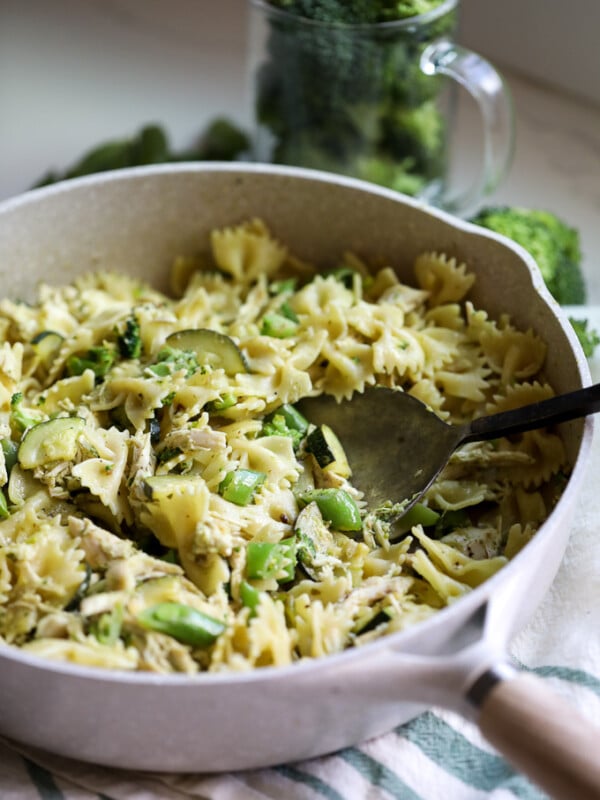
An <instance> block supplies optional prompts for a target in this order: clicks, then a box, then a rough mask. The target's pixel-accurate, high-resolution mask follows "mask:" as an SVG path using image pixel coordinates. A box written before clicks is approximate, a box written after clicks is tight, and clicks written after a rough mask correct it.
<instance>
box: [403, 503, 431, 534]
mask: <svg viewBox="0 0 600 800" xmlns="http://www.w3.org/2000/svg"><path fill="white" fill-rule="evenodd" d="M440 516H441V515H440V514H439V513H438V512H437V511H434V510H433V508H429V506H425V505H423V503H415V504H414V506H413V507H412V508H411V509H409V510H408V511H407V512H406V514H404V516H402V517H400V519H399V520H398V524H399V525H401V526H402V527H403V528H407V529H410V528H412V527H413V526H414V525H422V526H423V527H424V528H427V527H429V526H430V525H435V523H436V522H437V521H438V519H439V518H440Z"/></svg>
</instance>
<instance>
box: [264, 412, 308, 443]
mask: <svg viewBox="0 0 600 800" xmlns="http://www.w3.org/2000/svg"><path fill="white" fill-rule="evenodd" d="M307 430H308V421H307V420H306V419H305V418H304V417H303V416H302V414H301V413H300V412H299V411H298V409H296V408H294V406H292V405H290V404H289V403H284V405H282V406H279V408H277V409H275V411H273V412H272V413H271V414H269V415H268V416H267V417H265V420H264V422H263V428H262V435H263V436H289V437H290V438H291V439H292V440H293V442H294V449H297V448H298V445H299V444H300V442H301V441H302V439H303V438H304V434H305V433H306V431H307Z"/></svg>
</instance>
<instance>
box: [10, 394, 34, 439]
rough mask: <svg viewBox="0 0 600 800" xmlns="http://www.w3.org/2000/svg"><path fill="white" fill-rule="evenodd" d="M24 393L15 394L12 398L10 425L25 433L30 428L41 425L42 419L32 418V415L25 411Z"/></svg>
mask: <svg viewBox="0 0 600 800" xmlns="http://www.w3.org/2000/svg"><path fill="white" fill-rule="evenodd" d="M23 402H24V398H23V393H22V392H15V393H14V394H13V396H12V397H11V398H10V423H11V425H12V427H13V429H16V430H17V431H18V432H20V433H23V432H24V431H26V430H28V428H31V427H33V426H34V425H39V424H40V422H41V419H40V418H39V417H34V416H31V414H30V413H28V412H27V411H25V410H24V409H23Z"/></svg>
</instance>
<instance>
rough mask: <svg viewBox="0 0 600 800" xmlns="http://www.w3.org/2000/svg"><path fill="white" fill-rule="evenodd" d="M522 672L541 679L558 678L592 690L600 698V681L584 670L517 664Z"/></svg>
mask: <svg viewBox="0 0 600 800" xmlns="http://www.w3.org/2000/svg"><path fill="white" fill-rule="evenodd" d="M516 663H517V664H518V665H519V667H520V668H521V669H522V670H525V671H526V672H532V673H533V674H534V675H539V676H540V678H558V679H559V680H561V681H566V682H567V683H576V684H578V685H579V686H583V687H584V688H585V689H590V690H591V691H592V692H595V694H597V695H598V696H599V697H600V680H599V679H598V678H596V676H595V675H592V674H591V673H589V672H585V670H583V669H572V668H571V667H552V666H547V667H527V666H525V664H519V662H516Z"/></svg>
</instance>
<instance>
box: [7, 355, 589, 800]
mask: <svg viewBox="0 0 600 800" xmlns="http://www.w3.org/2000/svg"><path fill="white" fill-rule="evenodd" d="M592 373H593V374H595V375H596V376H599V375H600V361H598V362H597V363H595V362H592ZM597 428H598V430H597V431H596V435H595V438H594V445H593V448H592V457H591V460H590V463H589V465H588V467H587V477H586V481H585V484H584V486H583V489H582V492H581V495H580V501H579V503H578V506H577V516H576V518H574V519H573V520H572V533H571V538H570V541H569V546H568V548H567V551H566V553H565V557H564V559H563V562H562V565H561V568H560V571H559V573H558V575H557V577H556V580H555V581H554V583H553V585H552V587H551V589H550V591H549V592H548V594H547V596H546V598H545V599H544V601H543V603H542V605H541V606H540V607H539V609H538V611H537V613H536V614H535V616H534V618H533V619H532V621H531V622H530V623H529V624H528V625H527V627H526V628H525V629H524V630H523V631H522V632H521V633H520V634H519V635H518V636H517V637H516V639H515V640H514V641H513V643H512V645H511V654H512V656H513V658H514V659H515V660H516V662H517V663H518V664H520V665H521V666H522V667H523V668H524V669H526V670H530V671H532V672H534V673H536V674H537V675H539V676H541V677H542V678H543V679H545V680H547V681H548V682H549V684H551V685H552V686H553V688H555V689H556V691H558V692H560V693H562V694H563V695H565V696H566V697H567V699H568V700H569V701H570V702H572V703H573V704H574V705H575V706H577V707H578V708H579V710H580V711H581V713H582V714H584V715H586V716H588V717H589V718H590V719H592V720H594V721H596V722H600V504H598V502H597V498H598V476H599V475H600V426H597ZM0 713H1V709H0ZM0 797H1V798H2V800H40V798H41V800H181V798H199V799H202V800H246V798H248V800H267V799H268V800H390V798H395V800H482V798H492V800H512V799H513V798H520V799H521V800H540V799H541V798H544V797H545V795H544V794H543V793H542V792H541V791H540V790H539V789H537V788H536V787H534V786H533V785H532V784H531V783H530V782H529V781H528V780H526V779H525V778H524V777H522V776H521V775H518V774H516V773H515V771H514V770H513V769H512V768H511V767H510V766H509V765H507V764H506V762H504V761H503V759H502V758H500V757H499V756H498V755H497V754H496V753H495V752H494V751H493V750H492V748H491V747H490V746H489V745H488V744H487V743H486V741H485V740H484V739H483V738H482V736H481V734H480V733H479V731H478V730H477V728H476V727H475V726H474V725H472V724H471V723H469V722H466V721H465V720H463V719H461V718H460V717H458V716H457V715H456V714H453V713H450V712H446V711H443V710H440V709H433V710H431V711H427V712H425V713H424V714H422V715H421V716H419V717H417V718H416V719H414V720H412V721H411V722H409V723H407V724H406V725H403V726H400V727H399V728H397V729H396V730H394V731H392V732H391V733H389V734H386V735H385V736H382V737H380V738H378V739H374V740H372V741H370V742H366V743H364V744H362V745H361V746H359V747H351V748H347V749H346V750H343V751H340V752H339V753H337V754H335V755H332V756H327V757H324V758H318V759H314V760H311V761H306V762H302V763H298V764H293V765H288V766H281V767H276V768H273V769H264V770H256V771H251V772H245V773H231V774H225V775H208V776H207V775H159V774H151V775H149V774H142V773H135V772H124V771H118V770H111V769H105V768H102V767H95V766H90V765H88V764H82V763H78V762H76V761H70V760H68V759H64V758H59V757H55V756H51V755H48V754H46V753H41V752H37V751H34V750H32V749H29V748H26V747H23V746H21V745H16V744H13V743H10V742H7V741H2V740H0Z"/></svg>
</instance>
